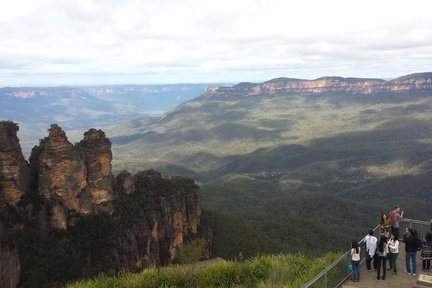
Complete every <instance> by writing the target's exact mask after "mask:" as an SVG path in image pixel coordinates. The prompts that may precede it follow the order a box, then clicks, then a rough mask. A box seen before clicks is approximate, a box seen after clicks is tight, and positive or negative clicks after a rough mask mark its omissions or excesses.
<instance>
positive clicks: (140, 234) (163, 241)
mask: <svg viewBox="0 0 432 288" xmlns="http://www.w3.org/2000/svg"><path fill="white" fill-rule="evenodd" d="M117 179H118V181H119V184H120V185H121V186H122V187H123V189H122V192H123V193H125V194H127V195H132V194H131V191H128V190H126V189H124V188H125V187H130V186H129V185H126V186H125V185H124V184H125V182H127V183H128V184H130V183H133V186H135V188H134V189H135V191H136V192H134V194H133V196H132V197H135V198H132V199H135V201H137V203H141V205H146V204H149V203H151V205H150V206H149V207H147V208H145V209H146V211H147V213H146V215H145V217H142V218H140V221H138V222H136V223H134V224H133V225H132V226H130V227H129V228H127V230H126V233H124V234H123V235H124V236H122V237H121V238H120V239H119V241H120V245H119V249H121V250H123V251H126V253H119V254H122V255H134V257H135V258H133V259H132V258H129V259H127V258H125V257H123V259H122V258H118V259H116V260H115V261H119V262H120V263H122V264H121V265H117V266H122V265H125V267H124V268H129V269H132V270H134V269H140V268H142V267H148V266H158V265H167V264H170V263H172V261H173V260H174V258H175V256H176V250H177V249H178V248H179V247H180V246H181V245H182V244H183V243H184V240H185V238H186V237H187V236H188V235H190V234H195V233H197V228H198V224H199V217H200V215H201V193H200V191H199V188H198V186H197V185H195V183H194V182H193V181H192V180H190V179H185V178H172V179H165V178H163V177H162V176H161V174H160V173H159V172H157V171H154V170H148V171H142V172H138V173H136V174H135V175H133V176H132V175H130V174H129V175H128V174H126V173H125V172H123V173H122V174H120V175H119V176H118V177H117ZM162 187H164V188H165V191H164V192H162V193H161V188H162ZM131 251H132V252H131ZM161 256H162V257H161Z"/></svg>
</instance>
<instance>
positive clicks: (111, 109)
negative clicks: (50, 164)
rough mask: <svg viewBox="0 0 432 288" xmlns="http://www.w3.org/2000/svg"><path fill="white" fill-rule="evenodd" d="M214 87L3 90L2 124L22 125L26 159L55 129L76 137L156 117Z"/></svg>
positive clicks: (13, 88)
mask: <svg viewBox="0 0 432 288" xmlns="http://www.w3.org/2000/svg"><path fill="white" fill-rule="evenodd" d="M208 86H209V84H169V85H168V84H167V85H102V86H75V87H74V86H59V87H5V88H0V120H10V121H15V122H18V123H20V128H21V129H20V134H21V136H20V138H21V144H22V146H23V150H24V153H25V154H27V155H28V153H29V151H30V149H31V147H33V146H34V145H36V144H37V142H38V139H40V138H41V137H42V136H43V135H44V132H45V127H47V126H48V125H50V124H51V123H57V124H59V125H61V126H62V127H63V128H64V129H65V130H66V131H67V132H68V133H69V135H71V136H73V135H74V134H79V133H78V132H77V133H71V132H72V131H81V130H86V129H89V128H92V127H98V128H102V127H105V126H108V125H113V124H117V123H122V122H126V121H130V120H133V119H137V118H143V117H154V116H157V115H161V114H162V113H164V112H166V111H168V110H169V109H172V108H173V107H175V106H176V105H178V104H180V103H182V102H185V101H187V100H190V99H192V98H195V97H198V96H199V95H201V94H202V93H203V92H204V91H205V89H206V88H207V87H208Z"/></svg>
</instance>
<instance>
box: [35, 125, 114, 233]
mask: <svg viewBox="0 0 432 288" xmlns="http://www.w3.org/2000/svg"><path fill="white" fill-rule="evenodd" d="M111 159H112V154H111V143H110V141H109V140H108V139H107V138H106V136H105V133H104V132H103V131H101V130H95V129H90V130H89V131H87V132H86V133H85V134H84V140H82V141H81V142H80V143H79V144H77V145H76V146H74V145H72V143H70V142H69V141H68V138H67V137H66V134H65V132H64V131H63V130H62V129H61V128H60V127H59V126H57V125H55V124H53V125H51V128H50V129H49V135H48V137H45V139H43V140H41V141H40V143H39V146H35V147H34V148H33V150H32V153H31V156H30V163H31V165H32V167H33V169H34V170H35V171H36V175H37V180H38V193H39V195H41V196H42V197H43V198H44V199H45V200H46V201H47V203H48V207H47V208H48V213H49V215H51V217H50V219H49V221H50V223H49V224H50V225H49V226H50V227H54V228H62V229H64V228H66V227H68V226H69V225H70V224H72V223H73V222H74V221H75V218H76V217H77V216H79V215H88V214H90V213H100V212H106V213H110V212H112V210H113V207H112V200H113V191H112V180H113V176H112V173H111Z"/></svg>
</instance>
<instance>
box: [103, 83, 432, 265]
mask: <svg viewBox="0 0 432 288" xmlns="http://www.w3.org/2000/svg"><path fill="white" fill-rule="evenodd" d="M243 86H244V88H242V89H244V90H241V89H240V90H236V91H237V92H236V93H233V94H229V93H228V94H223V95H216V94H214V93H212V92H211V91H208V92H206V93H205V94H204V95H202V96H201V97H198V98H196V99H194V100H191V101H189V102H186V103H184V104H182V105H180V106H178V107H176V108H175V109H174V110H172V111H170V112H169V113H167V114H165V115H164V116H163V117H162V118H160V119H157V120H154V121H152V122H148V123H147V124H146V125H142V126H139V127H134V128H128V127H124V128H123V129H120V128H117V129H113V130H111V131H109V135H110V137H111V139H112V141H113V143H114V148H113V150H114V168H115V169H116V170H118V171H119V170H121V169H129V170H138V169H142V168H148V167H153V168H155V169H158V170H160V171H162V173H164V174H166V175H185V176H188V177H193V178H194V179H196V180H197V181H199V182H200V184H201V187H202V190H203V193H204V199H203V201H204V204H203V205H204V208H205V209H206V210H208V211H209V213H210V214H212V215H216V216H213V218H215V217H216V218H217V220H215V221H214V222H215V224H214V225H213V229H215V230H216V231H225V232H219V233H222V234H224V236H223V237H222V236H221V237H220V238H217V237H215V245H216V246H215V250H214V251H213V252H214V253H215V254H214V256H219V255H223V256H225V257H235V256H236V255H238V252H239V251H240V250H239V251H234V249H231V248H228V246H230V247H233V246H234V247H237V245H236V244H233V243H234V242H235V241H240V239H237V238H233V237H232V236H227V235H228V234H229V233H231V232H229V231H230V228H229V226H230V223H239V225H241V226H242V229H245V230H247V231H248V232H245V235H249V238H250V236H251V235H254V236H253V237H254V238H256V239H257V240H256V243H255V244H253V245H252V244H250V249H249V250H248V251H249V252H248V253H251V254H256V253H259V252H262V251H265V252H281V251H290V252H295V251H303V252H304V253H310V251H319V252H321V253H324V252H326V251H330V250H332V251H343V250H345V249H346V247H347V245H349V243H350V241H351V240H352V239H358V238H359V237H361V236H362V235H363V234H365V233H366V231H367V229H369V228H371V227H372V226H375V225H376V224H377V223H378V221H379V217H380V215H381V213H382V212H388V211H389V210H390V209H391V207H393V206H394V205H395V204H399V205H401V206H402V207H403V209H404V210H405V213H406V214H405V215H406V217H409V218H418V219H430V217H431V212H432V211H431V210H430V207H432V196H431V195H432V194H431V193H430V191H431V188H432V177H431V175H432V164H431V163H432V97H431V96H432V91H417V90H416V91H413V92H410V91H407V92H398V93H396V92H395V93H375V94H373V93H372V94H355V93H348V92H347V93H342V92H337V93H336V92H335V93H322V94H313V95H312V94H301V93H297V94H296V93H284V92H283V91H282V92H278V93H273V94H268V93H267V94H266V93H264V92H263V93H261V94H257V95H253V96H250V95H249V94H247V93H246V92H242V91H249V90H247V89H250V87H253V85H252V84H250V85H249V84H248V85H246V84H244V85H243ZM243 86H239V87H243ZM221 226H224V228H220V227H221ZM224 229H225V230H224ZM252 232H253V233H252ZM224 237H225V238H224ZM239 238H241V237H239ZM224 239H225V240H224ZM317 239H320V240H319V244H317ZM219 241H221V242H224V241H225V242H227V243H228V245H225V246H227V247H226V249H222V248H220V247H223V246H224V245H223V244H220V245H219ZM263 243H271V244H270V245H266V244H263ZM218 245H219V246H218ZM217 247H219V248H218V249H216V248H217ZM238 249H240V248H238ZM228 250H229V252H228ZM242 253H244V252H243V251H242Z"/></svg>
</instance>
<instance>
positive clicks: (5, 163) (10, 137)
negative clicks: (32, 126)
mask: <svg viewBox="0 0 432 288" xmlns="http://www.w3.org/2000/svg"><path fill="white" fill-rule="evenodd" d="M18 129H19V128H18V125H17V124H15V123H13V122H11V121H0V203H1V202H2V201H5V202H6V203H8V204H10V205H16V204H17V203H18V201H19V200H20V199H21V198H22V196H23V195H24V193H26V192H28V191H29V190H30V188H31V183H32V176H31V170H30V166H29V164H28V162H27V161H26V160H25V159H24V157H23V154H22V151H21V146H20V144H19V139H18V137H17V132H18Z"/></svg>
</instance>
